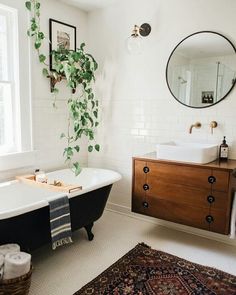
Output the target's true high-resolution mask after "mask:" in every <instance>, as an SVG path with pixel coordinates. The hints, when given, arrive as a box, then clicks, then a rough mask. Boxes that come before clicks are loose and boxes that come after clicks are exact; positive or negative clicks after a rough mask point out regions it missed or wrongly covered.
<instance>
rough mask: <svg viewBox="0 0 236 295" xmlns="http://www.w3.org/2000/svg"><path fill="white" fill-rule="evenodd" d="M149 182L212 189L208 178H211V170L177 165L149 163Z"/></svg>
mask: <svg viewBox="0 0 236 295" xmlns="http://www.w3.org/2000/svg"><path fill="white" fill-rule="evenodd" d="M148 167H149V169H150V172H149V173H148V176H147V177H148V180H150V181H152V183H153V184H154V183H155V182H156V183H157V184H158V182H166V183H171V184H182V185H185V186H190V187H196V188H198V187H200V188H202V189H203V188H204V189H211V183H209V181H208V178H209V176H211V169H203V168H198V167H194V168H193V167H190V166H183V165H176V164H166V163H164V164H162V163H153V162H149V163H148Z"/></svg>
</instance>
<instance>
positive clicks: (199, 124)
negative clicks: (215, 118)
mask: <svg viewBox="0 0 236 295" xmlns="http://www.w3.org/2000/svg"><path fill="white" fill-rule="evenodd" d="M193 127H195V128H197V129H198V128H201V127H202V124H201V123H200V122H196V123H195V124H192V125H191V126H190V128H189V133H190V134H191V133H192V129H193Z"/></svg>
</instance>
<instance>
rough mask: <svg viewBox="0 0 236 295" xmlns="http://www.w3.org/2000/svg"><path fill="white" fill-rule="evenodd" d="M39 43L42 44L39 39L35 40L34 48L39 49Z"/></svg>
mask: <svg viewBox="0 0 236 295" xmlns="http://www.w3.org/2000/svg"><path fill="white" fill-rule="evenodd" d="M41 45H42V43H41V41H35V43H34V47H35V49H39V48H40V47H41Z"/></svg>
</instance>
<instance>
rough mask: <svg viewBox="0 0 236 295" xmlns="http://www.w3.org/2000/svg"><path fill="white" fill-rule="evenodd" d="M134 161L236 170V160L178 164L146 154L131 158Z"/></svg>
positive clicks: (152, 154)
mask: <svg viewBox="0 0 236 295" xmlns="http://www.w3.org/2000/svg"><path fill="white" fill-rule="evenodd" d="M133 159H134V160H150V161H154V162H159V163H166V164H177V165H183V166H193V167H202V168H215V169H222V170H228V171H232V170H234V169H236V160H227V161H221V162H219V159H217V160H215V161H213V162H210V163H207V164H197V163H190V162H178V161H170V160H161V159H158V158H157V157H156V153H155V152H152V153H148V154H145V155H142V156H135V157H133Z"/></svg>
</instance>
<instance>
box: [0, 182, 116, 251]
mask: <svg viewBox="0 0 236 295" xmlns="http://www.w3.org/2000/svg"><path fill="white" fill-rule="evenodd" d="M111 188H112V185H108V186H105V187H102V188H99V189H97V190H94V191H91V192H88V193H85V194H83V195H78V196H75V197H73V198H71V199H69V202H70V212H71V227H72V231H75V230H77V229H79V228H82V227H85V229H86V231H87V233H88V239H89V240H92V239H93V234H92V232H91V229H92V226H93V223H94V222H95V221H96V220H98V219H99V218H100V217H101V216H102V214H103V211H104V208H105V206H106V202H107V199H108V196H109V193H110V191H111ZM16 197H17V196H16ZM50 242H51V233H50V221H49V206H45V207H43V208H40V209H37V210H34V211H31V212H27V213H25V214H22V215H18V216H15V217H11V218H7V219H3V220H0V245H1V244H6V243H17V244H19V245H20V246H21V249H22V250H24V251H27V252H31V251H32V250H35V249H37V248H39V247H41V246H43V245H44V244H47V243H50Z"/></svg>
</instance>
